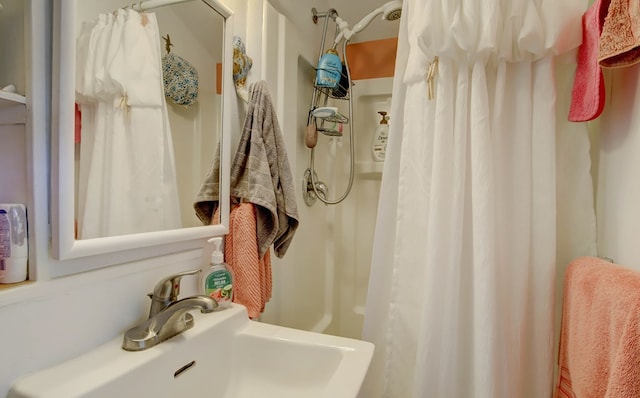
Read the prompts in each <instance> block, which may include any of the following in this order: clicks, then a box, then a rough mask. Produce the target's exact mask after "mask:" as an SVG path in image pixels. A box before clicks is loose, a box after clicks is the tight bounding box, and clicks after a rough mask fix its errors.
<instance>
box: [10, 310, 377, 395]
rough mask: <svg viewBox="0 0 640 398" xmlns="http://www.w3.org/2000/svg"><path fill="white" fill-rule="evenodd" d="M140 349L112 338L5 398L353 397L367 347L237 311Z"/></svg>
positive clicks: (206, 317) (199, 321)
mask: <svg viewBox="0 0 640 398" xmlns="http://www.w3.org/2000/svg"><path fill="white" fill-rule="evenodd" d="M191 313H192V314H193V316H194V318H195V326H194V327H193V328H192V329H190V330H187V331H185V332H183V333H182V334H180V335H178V336H175V337H173V338H171V339H169V340H167V341H165V342H162V343H160V344H159V345H157V346H155V347H151V348H149V349H147V350H144V351H139V352H128V351H124V350H123V349H122V348H121V346H122V338H121V337H120V338H118V339H115V340H113V341H111V342H108V343H107V344H105V345H103V346H101V347H98V348H96V349H95V350H93V351H90V352H88V353H86V354H84V355H82V356H80V357H78V358H75V359H72V360H69V361H67V362H64V363H62V364H60V365H57V366H54V367H52V368H50V369H46V370H43V371H41V372H38V373H35V374H32V375H27V376H25V377H22V378H20V379H19V380H17V381H16V383H15V384H14V385H13V387H12V389H11V390H10V391H9V394H8V396H7V397H8V398H45V397H46V398H79V397H85V398H114V397H118V398H129V397H140V398H142V397H154V398H163V397H166V398H175V397H194V398H195V397H220V398H256V397H261V398H271V397H273V398H276V397H277V398H294V397H295V398H321V397H323V398H324V397H327V398H329V397H331V398H355V397H356V396H357V394H358V391H359V390H360V386H361V384H362V381H363V379H364V376H365V374H366V372H367V369H368V367H369V363H370V362H371V357H372V355H373V344H371V343H368V342H364V341H360V340H354V339H348V338H343V337H336V336H329V335H323V334H318V333H312V332H306V331H301V330H296V329H289V328H285V327H280V326H274V325H269V324H265V323H259V322H254V321H250V320H249V319H248V317H247V313H246V310H245V308H244V307H243V306H240V305H235V304H234V305H232V307H231V308H228V309H225V310H222V311H218V312H214V313H210V314H201V313H200V312H199V311H192V312H191Z"/></svg>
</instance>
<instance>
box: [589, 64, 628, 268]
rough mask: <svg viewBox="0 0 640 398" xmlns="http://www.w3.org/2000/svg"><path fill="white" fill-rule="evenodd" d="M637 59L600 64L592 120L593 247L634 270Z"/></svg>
mask: <svg viewBox="0 0 640 398" xmlns="http://www.w3.org/2000/svg"><path fill="white" fill-rule="evenodd" d="M639 74H640V65H635V66H631V67H627V68H620V69H612V70H605V87H606V103H605V108H604V111H603V113H602V115H601V116H600V117H599V118H598V119H596V120H595V121H593V122H590V128H591V130H592V131H593V134H592V142H593V144H594V148H595V150H594V153H593V158H594V163H595V165H596V166H595V168H594V175H595V177H596V181H597V189H596V216H597V223H598V253H599V255H600V256H602V257H609V258H611V259H613V260H614V261H615V262H617V263H619V264H624V265H627V266H629V267H632V268H635V269H638V270H640V246H639V245H638V244H637V239H638V226H639V225H640V206H639V205H638V204H639V203H640V182H639V177H638V176H639V175H640V156H638V154H639V153H640V113H639V112H638V110H639V109H640V81H639V79H638V75H639Z"/></svg>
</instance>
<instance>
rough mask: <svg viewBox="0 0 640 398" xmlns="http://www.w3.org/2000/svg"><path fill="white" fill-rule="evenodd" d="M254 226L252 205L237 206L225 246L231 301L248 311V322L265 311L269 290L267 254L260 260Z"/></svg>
mask: <svg viewBox="0 0 640 398" xmlns="http://www.w3.org/2000/svg"><path fill="white" fill-rule="evenodd" d="M256 222H257V218H256V208H255V205H253V204H252V203H241V204H239V205H237V206H236V207H235V208H234V209H233V210H232V211H231V214H230V215H229V234H228V235H227V236H226V237H225V244H224V256H225V260H226V261H227V264H229V267H230V268H231V274H232V276H233V301H234V302H236V303H238V304H242V305H244V306H245V307H247V312H248V313H249V317H250V318H257V317H258V316H260V313H262V312H263V311H264V307H265V305H266V303H267V302H268V301H269V299H270V298H271V288H272V279H271V257H270V250H269V249H267V251H266V252H265V254H264V256H262V258H261V257H260V255H259V252H258V239H257V235H256Z"/></svg>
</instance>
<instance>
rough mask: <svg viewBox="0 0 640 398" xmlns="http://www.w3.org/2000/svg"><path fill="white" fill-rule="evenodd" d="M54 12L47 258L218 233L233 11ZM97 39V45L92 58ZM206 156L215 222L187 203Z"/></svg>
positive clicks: (126, 5)
mask: <svg viewBox="0 0 640 398" xmlns="http://www.w3.org/2000/svg"><path fill="white" fill-rule="evenodd" d="M168 3H171V4H170V5H168ZM131 7H133V8H134V9H131ZM139 8H142V10H145V11H146V13H139V12H137V9H139ZM55 13H56V15H55V21H56V22H58V24H57V26H55V27H54V30H55V33H56V39H55V40H54V58H56V59H55V60H54V91H53V92H54V99H53V118H52V119H53V126H52V127H53V140H52V149H53V150H52V161H53V165H52V171H53V176H52V177H53V179H52V180H53V186H52V199H53V200H52V202H53V208H52V215H53V220H52V223H53V230H52V235H53V236H52V238H53V239H52V240H53V252H54V256H55V257H56V258H58V259H72V258H79V257H85V256H93V255H99V254H106V253H113V252H116V251H124V250H133V249H140V248H146V247H149V246H159V245H167V244H169V243H176V242H181V241H187V240H194V239H199V238H204V237H211V236H214V235H222V234H225V233H226V232H227V224H228V208H229V204H228V187H227V185H228V184H225V182H226V181H228V169H229V167H228V164H229V141H230V140H229V139H228V136H225V134H222V131H226V132H229V131H230V127H231V126H230V123H231V120H232V118H231V117H230V113H231V107H232V105H234V103H236V101H235V98H234V96H235V92H234V89H233V82H232V78H231V71H232V53H231V51H232V50H231V49H232V45H231V38H232V36H233V31H232V25H233V23H232V22H233V14H232V12H231V10H230V9H228V8H227V7H226V6H225V5H224V4H222V3H220V2H219V1H213V0H186V1H185V0H147V1H142V2H137V3H133V4H131V3H130V2H126V1H123V0H82V1H76V0H60V1H58V2H57V4H56V11H55ZM129 17H131V20H130V19H128V18H129ZM134 18H135V22H136V23H135V24H134V23H133V22H131V21H133V20H134ZM92 20H93V21H96V22H94V23H91V22H90V21H92ZM83 22H86V23H84V24H83ZM118 32H119V34H118ZM131 32H133V33H131ZM125 34H128V35H129V36H128V37H133V38H135V40H133V41H127V40H125V39H122V37H125ZM106 38H110V39H109V40H108V39H106ZM140 38H143V39H144V40H141V39H140ZM100 39H102V40H103V42H102V43H103V48H105V49H106V50H105V51H94V53H91V54H90V55H89V50H88V48H91V49H95V48H99V46H98V47H97V46H96V43H98V40H100ZM90 40H91V41H92V42H91V45H90V46H89V45H85V44H87V43H89V41H90ZM114 43H115V44H114ZM158 50H160V53H158ZM100 54H105V55H103V56H102V57H103V58H100ZM142 54H148V56H146V57H145V56H142ZM161 57H162V58H163V59H162V62H160V58H161ZM149 60H151V61H149ZM154 60H157V62H154ZM145 62H147V63H145ZM149 62H150V63H149ZM196 76H197V78H196ZM163 77H164V78H165V79H164V81H163ZM194 80H197V89H195V88H194V87H195V85H194V84H193V83H194ZM156 83H157V84H156ZM125 86H126V87H127V88H126V89H125V88H123V87H125ZM163 88H164V91H165V94H166V95H167V96H166V97H164V98H163V95H162V89H163ZM112 93H115V95H114V94H112ZM196 93H197V96H196ZM156 94H157V95H156ZM158 98H159V99H158ZM218 148H219V151H220V153H219V157H218V156H216V151H217V150H218ZM214 159H219V160H220V162H221V164H220V174H221V181H220V189H221V192H220V197H221V198H222V199H221V201H220V222H219V223H217V224H216V225H210V226H203V224H202V223H201V222H200V220H199V219H198V218H197V217H196V215H195V211H194V209H193V202H194V199H195V197H196V195H197V193H198V191H199V189H200V186H201V184H202V182H203V181H204V179H205V176H206V174H207V173H208V172H209V169H210V168H211V167H212V161H213V160H214ZM225 198H226V200H225Z"/></svg>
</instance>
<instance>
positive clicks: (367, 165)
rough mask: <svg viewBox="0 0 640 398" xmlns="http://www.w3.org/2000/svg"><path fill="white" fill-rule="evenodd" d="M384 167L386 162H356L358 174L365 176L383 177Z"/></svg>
mask: <svg viewBox="0 0 640 398" xmlns="http://www.w3.org/2000/svg"><path fill="white" fill-rule="evenodd" d="M383 168H384V162H356V174H358V175H359V176H362V177H365V178H366V177H369V178H379V177H381V176H382V169H383Z"/></svg>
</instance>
